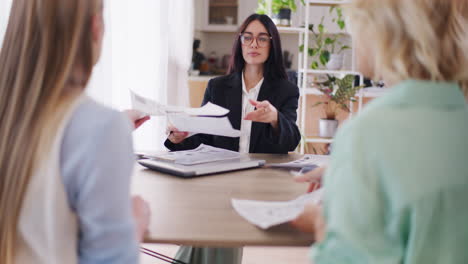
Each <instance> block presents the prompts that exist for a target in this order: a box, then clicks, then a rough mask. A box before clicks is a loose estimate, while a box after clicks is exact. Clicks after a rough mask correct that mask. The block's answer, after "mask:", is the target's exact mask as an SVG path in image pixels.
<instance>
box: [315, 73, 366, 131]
mask: <svg viewBox="0 0 468 264" xmlns="http://www.w3.org/2000/svg"><path fill="white" fill-rule="evenodd" d="M354 80H355V76H354V75H351V74H348V75H346V76H345V77H343V78H338V77H335V76H331V75H327V80H326V81H325V82H322V83H317V85H318V87H319V90H320V91H321V92H322V93H323V96H322V98H323V100H322V101H319V102H317V103H315V104H314V105H313V106H314V107H315V106H319V105H322V106H323V111H324V114H325V118H322V119H320V121H319V136H320V137H326V138H331V137H333V136H334V135H335V133H336V130H337V128H338V120H336V116H337V114H338V111H340V110H341V111H345V112H347V113H349V112H350V109H349V106H348V104H349V102H350V101H353V102H354V101H355V98H354V95H355V94H356V92H357V91H358V90H359V89H361V88H362V86H354Z"/></svg>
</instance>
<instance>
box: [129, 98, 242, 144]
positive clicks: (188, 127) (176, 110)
mask: <svg viewBox="0 0 468 264" xmlns="http://www.w3.org/2000/svg"><path fill="white" fill-rule="evenodd" d="M130 94H131V97H132V107H133V109H135V110H138V111H140V112H143V113H146V114H148V115H153V116H167V118H168V120H169V122H170V123H171V124H172V125H173V126H174V127H176V128H177V129H178V130H179V131H184V132H189V133H190V134H189V136H192V135H194V134H198V133H202V134H209V135H217V136H225V137H240V135H241V132H240V130H237V129H234V128H233V127H232V125H231V122H230V121H229V118H227V117H226V115H227V114H228V113H229V110H228V109H226V108H223V107H221V106H218V105H215V104H212V103H210V102H208V103H207V104H205V105H204V106H203V107H200V108H188V107H187V108H186V107H179V106H168V105H163V104H159V103H158V102H156V101H154V100H151V99H148V98H145V97H143V96H140V95H138V94H136V93H134V92H133V91H131V90H130Z"/></svg>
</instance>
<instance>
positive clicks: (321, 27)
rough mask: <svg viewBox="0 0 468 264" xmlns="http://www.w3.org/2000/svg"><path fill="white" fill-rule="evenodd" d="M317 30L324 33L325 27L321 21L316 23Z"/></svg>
mask: <svg viewBox="0 0 468 264" xmlns="http://www.w3.org/2000/svg"><path fill="white" fill-rule="evenodd" d="M318 30H319V32H320V33H324V32H325V27H324V26H323V24H322V23H320V24H319V25H318Z"/></svg>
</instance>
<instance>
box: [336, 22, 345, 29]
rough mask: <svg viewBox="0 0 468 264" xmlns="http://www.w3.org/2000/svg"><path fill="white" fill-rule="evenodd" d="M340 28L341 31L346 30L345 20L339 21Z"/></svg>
mask: <svg viewBox="0 0 468 264" xmlns="http://www.w3.org/2000/svg"><path fill="white" fill-rule="evenodd" d="M337 23H338V26H339V27H340V29H344V28H345V22H344V20H338V22H337Z"/></svg>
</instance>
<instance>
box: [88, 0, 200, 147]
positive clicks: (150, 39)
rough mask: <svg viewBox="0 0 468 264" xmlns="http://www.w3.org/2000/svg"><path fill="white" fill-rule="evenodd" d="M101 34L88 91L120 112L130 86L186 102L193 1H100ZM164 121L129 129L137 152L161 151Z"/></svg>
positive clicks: (126, 103) (127, 102) (160, 98)
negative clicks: (103, 30) (102, 11)
mask: <svg viewBox="0 0 468 264" xmlns="http://www.w3.org/2000/svg"><path fill="white" fill-rule="evenodd" d="M105 21H106V33H105V38H104V43H103V53H102V56H101V59H100V61H99V63H98V65H96V68H95V70H94V72H93V76H92V79H91V82H90V85H89V87H88V90H87V92H88V94H89V95H90V96H91V97H93V98H95V99H96V100H98V101H100V102H103V103H104V104H107V105H109V106H112V107H114V108H117V109H120V110H123V109H128V108H130V107H131V104H130V94H129V89H132V90H134V91H135V92H137V93H139V94H141V95H143V96H146V97H148V98H151V99H154V100H156V101H158V102H160V103H164V104H175V105H182V106H188V102H189V100H188V94H189V91H188V70H189V67H190V62H191V52H192V41H193V0H171V1H155V0H133V1H128V0H105ZM165 128H166V119H165V118H162V117H157V118H155V117H152V120H150V121H148V122H147V123H146V124H144V125H143V126H142V127H140V128H139V129H138V130H137V131H135V132H134V142H135V149H136V150H162V149H164V146H163V142H164V139H165V138H166V135H165Z"/></svg>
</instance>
